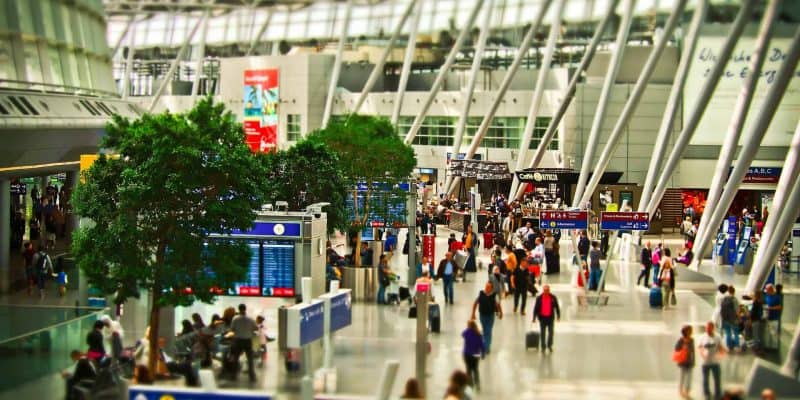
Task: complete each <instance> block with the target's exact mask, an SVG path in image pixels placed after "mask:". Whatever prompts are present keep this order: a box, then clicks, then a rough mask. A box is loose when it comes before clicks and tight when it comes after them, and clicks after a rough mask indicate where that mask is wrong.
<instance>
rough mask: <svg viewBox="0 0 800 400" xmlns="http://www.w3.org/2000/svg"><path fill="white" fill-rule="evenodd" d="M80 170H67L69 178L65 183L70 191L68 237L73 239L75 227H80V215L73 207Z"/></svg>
mask: <svg viewBox="0 0 800 400" xmlns="http://www.w3.org/2000/svg"><path fill="white" fill-rule="evenodd" d="M79 175H80V171H67V180H66V182H64V185H65V186H66V187H67V191H68V192H69V199H70V200H69V209H68V210H69V214H67V215H66V217H67V220H66V222H67V227H68V228H69V230H68V231H66V234H67V235H69V236H68V237H69V238H70V240H72V232H74V231H75V229H78V215H77V214H75V208H74V207H73V201H74V200H73V199H75V197H74V195H75V189H76V188H77V187H78V179H79Z"/></svg>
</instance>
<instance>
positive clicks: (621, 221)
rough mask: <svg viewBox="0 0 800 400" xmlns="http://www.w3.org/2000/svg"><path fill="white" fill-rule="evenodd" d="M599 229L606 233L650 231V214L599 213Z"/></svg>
mask: <svg viewBox="0 0 800 400" xmlns="http://www.w3.org/2000/svg"><path fill="white" fill-rule="evenodd" d="M600 229H602V230H608V231H647V230H650V214H648V213H646V212H601V213H600Z"/></svg>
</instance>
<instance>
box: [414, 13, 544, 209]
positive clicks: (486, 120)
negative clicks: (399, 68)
mask: <svg viewBox="0 0 800 400" xmlns="http://www.w3.org/2000/svg"><path fill="white" fill-rule="evenodd" d="M552 2H553V1H552V0H544V1H542V3H541V6H540V8H539V10H538V12H537V13H536V17H534V19H533V24H531V26H530V28H529V29H528V31H527V32H526V33H525V37H524V38H523V39H522V43H521V44H520V45H519V49H518V50H517V55H516V57H514V61H513V62H512V63H511V66H510V67H508V71H506V75H505V77H503V82H502V83H500V87H499V88H498V89H497V92H495V93H494V101H493V102H492V105H491V107H489V110H488V111H486V115H484V116H483V120H482V121H481V125H480V126H479V127H478V130H477V132H475V136H474V137H473V138H472V143H470V145H469V148H468V149H467V154H466V156H465V157H464V159H466V160H471V159H472V156H474V155H475V153H476V152H477V151H478V146H480V144H481V141H482V140H483V136H484V135H486V132H487V131H488V130H489V125H491V123H492V120H493V119H494V116H495V114H496V113H497V109H498V108H500V104H501V103H502V102H503V98H504V97H505V95H506V91H508V88H509V86H511V81H512V80H513V79H514V75H516V73H517V70H518V69H519V67H520V65H521V64H522V59H523V58H525V54H527V53H528V50H530V48H531V42H532V41H533V37H534V36H535V35H536V31H538V30H539V27H540V26H541V25H542V20H543V19H544V16H545V15H547V9H548V8H550V4H552ZM409 143H410V142H409ZM460 181H461V179H460V178H459V177H455V178H454V179H453V183H452V184H451V185H450V189H449V190H448V192H447V193H453V192H454V191H455V189H456V188H457V187H458V183H459V182H460Z"/></svg>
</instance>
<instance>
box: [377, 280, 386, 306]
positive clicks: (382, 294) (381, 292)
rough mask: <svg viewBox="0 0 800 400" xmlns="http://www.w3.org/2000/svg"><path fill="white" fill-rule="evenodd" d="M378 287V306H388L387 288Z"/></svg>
mask: <svg viewBox="0 0 800 400" xmlns="http://www.w3.org/2000/svg"><path fill="white" fill-rule="evenodd" d="M378 286H379V288H378V304H386V286H383V285H378Z"/></svg>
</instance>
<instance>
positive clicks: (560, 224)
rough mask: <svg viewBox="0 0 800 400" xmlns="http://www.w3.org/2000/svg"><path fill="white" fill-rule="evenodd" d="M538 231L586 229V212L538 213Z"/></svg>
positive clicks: (587, 222)
mask: <svg viewBox="0 0 800 400" xmlns="http://www.w3.org/2000/svg"><path fill="white" fill-rule="evenodd" d="M539 228H540V229H588V228H589V212H588V211H539Z"/></svg>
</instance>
